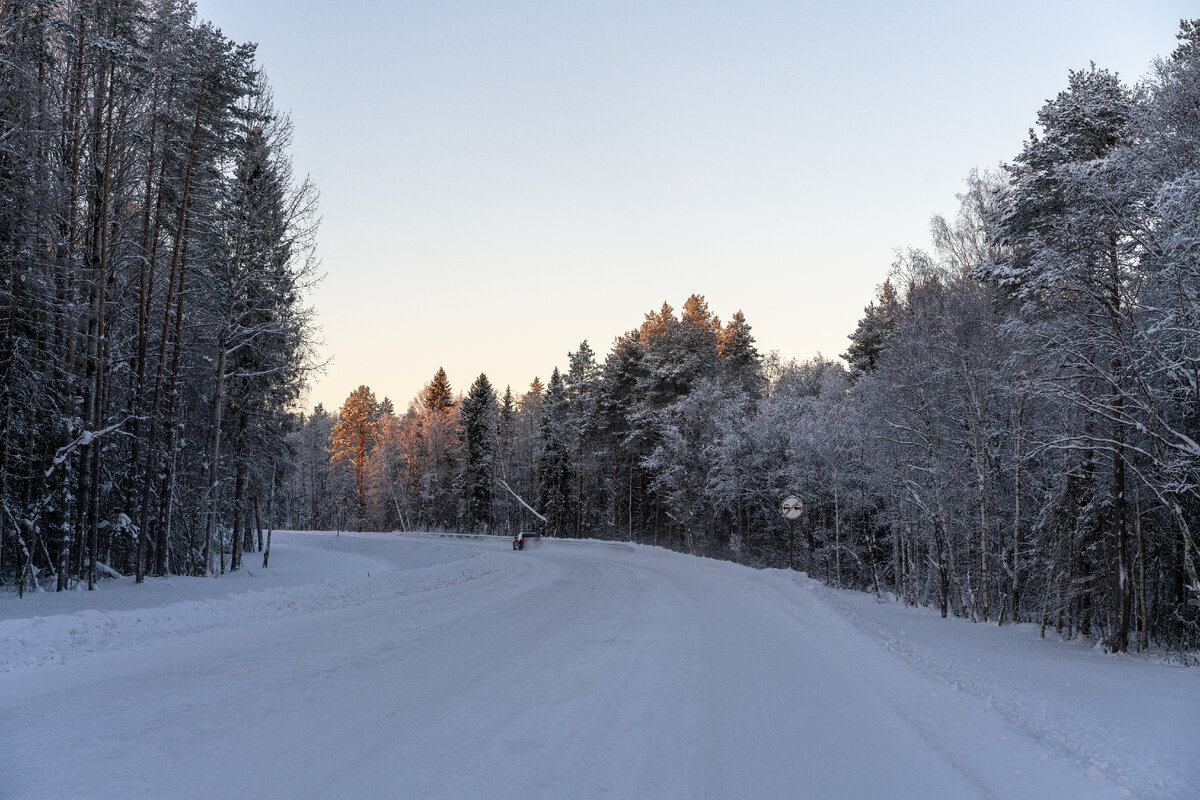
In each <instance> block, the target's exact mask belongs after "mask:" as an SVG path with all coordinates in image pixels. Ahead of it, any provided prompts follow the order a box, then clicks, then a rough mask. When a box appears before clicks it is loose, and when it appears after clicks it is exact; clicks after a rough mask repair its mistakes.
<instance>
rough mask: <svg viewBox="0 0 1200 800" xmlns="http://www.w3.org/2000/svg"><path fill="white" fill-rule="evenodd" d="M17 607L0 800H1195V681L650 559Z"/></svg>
mask: <svg viewBox="0 0 1200 800" xmlns="http://www.w3.org/2000/svg"><path fill="white" fill-rule="evenodd" d="M247 562H248V564H249V566H250V570H249V571H250V572H252V573H253V575H250V574H247V573H242V574H234V575H226V576H223V577H221V578H219V579H209V578H196V579H183V578H171V579H166V580H155V579H148V581H147V584H145V585H142V586H134V585H132V582H131V581H128V580H119V581H108V582H105V583H104V584H103V588H102V590H101V591H98V592H91V593H89V592H69V593H61V594H39V595H34V596H32V597H30V596H27V597H26V598H25V599H24V600H17V599H16V598H15V597H11V598H10V597H8V596H0V719H3V720H4V721H5V723H6V724H4V725H3V726H0V798H25V797H54V796H57V797H94V798H105V797H114V798H115V797H122V798H124V797H153V798H184V797H223V798H224V797H247V798H250V797H255V798H257V797H279V798H285V797H286V798H343V797H344V798H373V797H387V798H392V797H397V798H410V797H411V798H441V797H444V798H464V797H492V798H506V797H514V798H528V797H546V798H554V797H571V798H587V797H597V798H598V797H621V798H625V797H629V798H634V797H638V798H641V797H655V798H660V797H664V798H670V797H678V798H699V797H710V798H727V797H742V798H774V797H780V798H785V797H788V798H790V797H808V798H898V799H900V800H903V798H923V799H924V798H930V797H938V798H972V797H980V798H993V797H994V798H1041V797H1045V798H1134V797H1136V798H1151V799H1153V798H1179V799H1180V800H1182V799H1183V798H1195V797H1198V796H1200V669H1194V668H1186V667H1179V666H1174V665H1170V664H1163V663H1158V662H1155V661H1152V660H1148V659H1143V658H1138V657H1134V656H1111V655H1106V654H1104V653H1103V652H1101V651H1099V650H1097V649H1093V648H1088V647H1086V646H1083V645H1081V644H1079V643H1073V642H1058V641H1048V640H1042V639H1040V638H1038V635H1037V630H1036V628H1030V627H1029V626H1017V627H1012V626H1009V627H1005V628H997V627H995V626H991V625H972V624H970V623H965V622H961V621H955V620H942V619H940V618H938V617H937V616H936V615H934V614H931V613H929V612H928V610H925V609H908V608H904V607H902V606H898V605H895V604H889V603H878V602H875V600H874V599H873V598H871V597H869V596H867V595H863V594H859V593H854V592H845V591H837V590H834V589H830V588H827V587H824V586H822V585H820V584H819V583H817V582H815V581H812V580H810V579H808V578H806V577H804V576H803V575H799V574H796V573H790V572H785V571H778V570H769V571H755V570H750V569H747V568H744V567H740V566H737V565H734V564H728V563H723V562H716V561H709V560H704V559H698V558H692V557H688V556H683V555H680V554H676V553H670V552H666V551H662V550H658V549H654V548H645V547H631V546H613V545H611V544H610V545H605V544H602V543H577V542H575V543H568V542H557V541H548V542H545V543H544V544H543V545H542V546H540V547H538V548H536V549H531V550H527V551H524V552H519V553H518V552H514V551H513V550H512V549H511V546H510V545H509V543H508V541H507V540H486V539H452V538H442V537H429V536H402V535H397V534H371V535H347V534H343V535H342V536H341V537H335V536H333V535H332V534H276V543H275V545H274V547H273V552H272V555H271V564H272V566H271V568H270V569H269V570H262V569H258V568H256V564H258V563H261V562H260V561H258V560H257V559H256V558H255V557H253V556H251V557H249V558H248V559H247Z"/></svg>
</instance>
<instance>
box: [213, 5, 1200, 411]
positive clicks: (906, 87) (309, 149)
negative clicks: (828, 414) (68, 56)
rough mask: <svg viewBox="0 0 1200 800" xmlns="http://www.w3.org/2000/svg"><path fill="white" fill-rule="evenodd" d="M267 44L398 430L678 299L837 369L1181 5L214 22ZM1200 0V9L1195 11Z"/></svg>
mask: <svg viewBox="0 0 1200 800" xmlns="http://www.w3.org/2000/svg"><path fill="white" fill-rule="evenodd" d="M197 5H198V8H199V12H200V15H201V16H202V17H203V18H206V19H210V20H212V21H213V22H214V23H216V24H217V26H218V27H220V28H222V29H223V30H224V31H225V33H226V35H228V36H230V37H231V38H233V39H235V40H237V41H254V42H258V44H259V50H258V53H259V61H260V63H261V64H262V65H263V66H264V67H265V68H266V70H267V73H268V75H269V77H270V80H271V83H272V85H273V86H274V88H275V100H276V105H277V106H278V107H279V108H281V109H283V110H286V111H290V113H291V114H292V117H293V119H294V122H295V128H296V131H295V142H294V147H293V157H294V161H295V166H296V171H297V172H298V173H299V174H305V173H307V174H310V175H311V176H312V177H313V179H314V180H315V181H316V183H317V185H318V187H319V189H320V192H321V216H322V219H323V222H322V226H321V230H320V234H319V254H320V257H321V260H322V271H323V272H324V273H325V274H326V277H325V279H324V281H323V283H322V284H321V285H320V287H319V288H318V289H317V290H316V291H315V292H314V293H313V295H312V297H311V301H312V303H313V304H314V305H315V306H316V308H317V310H318V314H319V320H320V325H321V328H322V338H323V340H324V342H325V345H324V352H325V354H326V356H327V357H328V358H330V359H332V361H331V363H330V365H329V366H328V368H327V370H326V372H325V374H324V375H318V376H316V381H315V384H314V387H313V390H312V395H311V401H312V403H317V402H322V403H324V404H325V405H326V406H327V407H330V408H333V409H336V408H338V407H339V406H340V405H341V404H342V402H343V401H344V400H345V398H346V396H347V395H348V394H349V393H350V392H351V391H352V390H353V389H354V388H355V387H357V386H358V385H359V384H367V385H368V386H370V387H371V388H372V389H373V390H374V391H375V393H376V396H377V397H380V398H382V397H383V396H385V395H386V396H389V397H391V399H392V400H393V402H394V403H395V405H396V407H397V409H398V410H403V409H404V408H405V407H406V405H407V403H408V401H409V400H410V399H411V398H412V397H413V396H415V395H416V394H417V393H418V392H419V391H420V390H421V388H422V387H423V386H424V384H425V383H426V382H427V381H428V380H429V379H430V378H431V377H432V376H433V373H434V372H436V371H437V368H438V367H439V366H442V367H445V369H446V372H447V373H448V375H449V377H450V381H451V384H452V385H453V387H454V389H455V390H456V391H465V390H466V389H467V388H468V387H469V385H470V384H471V382H472V381H473V380H474V379H475V378H476V376H478V375H479V373H480V372H486V373H487V375H488V377H489V378H490V379H491V381H492V383H493V384H495V385H496V386H497V387H498V390H499V391H501V392H503V389H504V386H505V385H506V384H511V385H512V387H513V391H514V393H516V394H518V395H519V394H520V393H521V392H523V391H524V390H525V389H526V388H527V387H528V384H529V382H530V381H531V380H532V379H533V377H534V376H535V375H537V376H539V377H541V379H542V381H543V382H545V381H546V379H547V377H548V376H549V374H550V372H551V370H552V369H553V368H554V367H555V366H556V365H557V366H560V367H565V366H566V362H567V357H566V356H567V353H568V352H569V351H572V350H574V349H576V347H577V346H578V344H579V342H580V341H581V340H583V339H587V340H589V342H590V343H591V345H592V347H593V348H594V349H595V350H596V351H597V352H598V353H599V354H600V356H601V358H603V356H604V355H605V354H606V353H607V352H608V350H609V349H610V347H611V344H612V340H613V338H614V337H615V336H617V335H619V334H621V333H622V332H624V331H626V330H628V329H630V328H634V327H637V326H638V325H639V324H640V323H641V320H642V315H643V314H644V313H645V312H646V311H648V310H650V309H652V308H655V309H656V308H658V307H659V306H660V305H661V304H662V302H663V301H664V300H666V301H668V302H669V303H671V305H673V306H674V307H675V308H677V309H678V308H679V307H680V306H681V305H682V304H683V301H684V300H685V299H686V298H687V296H688V295H689V294H691V293H693V292H697V293H700V294H703V295H705V296H706V297H707V298H708V301H709V307H710V308H711V309H712V310H713V311H714V312H715V313H717V314H718V315H719V316H720V317H721V318H722V319H723V320H726V319H728V318H729V317H730V316H731V315H732V314H733V312H735V311H737V310H738V309H741V310H742V311H744V312H745V314H746V318H747V321H748V322H749V323H750V325H751V326H752V328H753V333H754V335H755V337H756V338H757V340H758V346H759V349H760V350H761V351H762V352H764V353H765V352H767V351H769V350H778V351H779V352H780V353H781V354H782V355H783V356H784V357H796V358H800V359H804V358H809V357H811V356H814V355H816V354H817V353H818V352H820V353H822V354H824V355H826V356H829V357H834V356H837V355H838V354H840V353H842V352H843V351H844V350H845V347H846V337H847V335H848V334H849V333H850V332H851V331H852V330H853V329H854V326H855V324H856V323H857V321H858V319H859V317H860V316H861V314H862V309H863V306H865V305H866V304H867V303H868V302H870V301H871V300H872V299H873V297H874V294H875V289H876V287H877V286H878V284H880V283H881V282H882V281H883V279H884V277H886V274H887V271H888V267H889V265H890V264H891V262H892V260H893V251H894V250H895V249H896V248H898V247H907V246H917V247H927V246H928V239H929V236H928V230H929V218H930V215H931V214H932V213H934V212H942V213H945V214H947V215H950V214H953V212H954V211H955V208H956V201H955V197H954V196H955V193H957V192H960V191H962V188H963V179H964V178H965V177H966V175H967V173H968V171H969V170H970V169H971V168H972V167H981V168H985V167H994V166H996V165H997V164H998V163H999V162H1000V161H1002V160H1007V159H1011V158H1012V157H1013V156H1014V155H1015V154H1016V153H1017V152H1019V151H1020V148H1021V144H1022V142H1023V140H1024V137H1025V136H1026V134H1027V131H1028V129H1029V127H1030V126H1032V125H1033V124H1034V122H1035V115H1036V113H1037V110H1038V108H1039V107H1040V106H1041V105H1042V104H1043V103H1044V102H1045V100H1046V99H1048V98H1050V97H1053V96H1054V95H1055V94H1057V93H1058V92H1059V91H1060V90H1061V89H1062V88H1063V87H1064V86H1065V85H1066V77H1067V71H1068V70H1069V69H1072V68H1075V69H1078V68H1083V67H1086V66H1087V64H1088V62H1089V61H1095V62H1096V64H1097V65H1098V66H1101V67H1106V68H1108V69H1112V70H1116V71H1117V72H1119V73H1120V74H1121V75H1122V77H1123V78H1125V79H1126V80H1128V81H1132V80H1135V79H1138V78H1140V77H1142V76H1144V75H1145V74H1146V73H1147V72H1148V70H1149V68H1150V64H1151V61H1152V60H1153V59H1154V58H1155V57H1156V56H1166V55H1169V53H1170V52H1171V51H1172V50H1173V49H1174V47H1175V38H1174V37H1175V33H1176V31H1177V30H1178V23H1179V19H1180V18H1182V17H1189V16H1196V15H1197V9H1196V8H1195V7H1194V5H1192V4H1189V3H1186V2H1172V1H1169V0H1142V1H1141V2H1132V1H1123V2H1117V1H1116V0H1113V1H1111V2H1103V1H1102V0H1087V1H1086V2H1065V1H1064V2H1051V1H1049V0H1043V1H1042V2H1023V1H1017V0H1014V1H1013V2H996V3H987V4H985V3H982V2H970V1H969V0H956V1H955V2H936V1H934V0H927V1H926V2H908V3H901V2H851V1H849V0H847V1H845V2H832V1H831V2H826V3H810V2H798V1H796V2H753V1H752V0H739V1H737V2H655V1H654V0H635V1H632V2H565V1H560V2H505V1H504V0H481V1H480V2H453V1H447V0H436V1H435V2H386V1H385V0H378V1H372V0H198V3H197ZM1189 6H1191V7H1189Z"/></svg>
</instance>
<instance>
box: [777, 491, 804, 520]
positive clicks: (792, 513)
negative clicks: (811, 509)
mask: <svg viewBox="0 0 1200 800" xmlns="http://www.w3.org/2000/svg"><path fill="white" fill-rule="evenodd" d="M780 511H782V512H783V515H784V516H785V517H787V518H788V519H796V518H797V517H799V516H800V515H801V514H803V513H804V503H801V502H800V498H799V497H796V495H794V494H793V495H788V497H786V498H784V501H783V506H782V507H781V508H780Z"/></svg>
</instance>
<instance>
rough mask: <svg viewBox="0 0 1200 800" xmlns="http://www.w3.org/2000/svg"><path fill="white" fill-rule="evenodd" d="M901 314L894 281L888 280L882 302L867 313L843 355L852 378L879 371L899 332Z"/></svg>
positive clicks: (869, 308)
mask: <svg viewBox="0 0 1200 800" xmlns="http://www.w3.org/2000/svg"><path fill="white" fill-rule="evenodd" d="M897 310H898V305H897V302H896V291H895V289H893V288H892V282H891V280H886V281H884V282H883V286H882V287H881V288H880V290H879V300H878V302H872V303H871V304H869V305H868V306H867V307H866V308H864V309H863V318H862V319H861V320H859V322H858V327H857V328H856V329H855V331H854V333H852V334H850V346H849V347H848V348H846V352H845V353H843V354H842V358H844V359H846V363H847V364H849V365H850V372H851V374H852V375H855V376H858V375H863V374H865V373H868V372H870V371H871V370H873V369H875V365H876V364H878V363H879V359H880V357H881V356H882V354H883V350H884V348H885V347H886V346H887V343H888V339H890V338H891V336H892V334H893V333H894V332H895V330H896V313H897Z"/></svg>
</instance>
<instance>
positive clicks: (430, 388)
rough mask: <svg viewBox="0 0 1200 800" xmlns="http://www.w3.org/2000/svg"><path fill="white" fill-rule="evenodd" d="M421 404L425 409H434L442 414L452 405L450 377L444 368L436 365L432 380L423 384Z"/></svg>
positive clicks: (452, 395)
mask: <svg viewBox="0 0 1200 800" xmlns="http://www.w3.org/2000/svg"><path fill="white" fill-rule="evenodd" d="M421 406H422V407H423V408H424V409H425V410H426V411H436V412H438V413H439V414H444V413H446V412H447V411H448V410H449V409H451V408H453V407H454V394H453V393H452V391H451V389H450V379H449V378H448V377H446V370H445V369H443V368H441V367H438V371H437V372H436V373H434V375H433V380H431V381H430V382H429V383H427V384H426V385H425V391H423V392H422V393H421Z"/></svg>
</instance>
